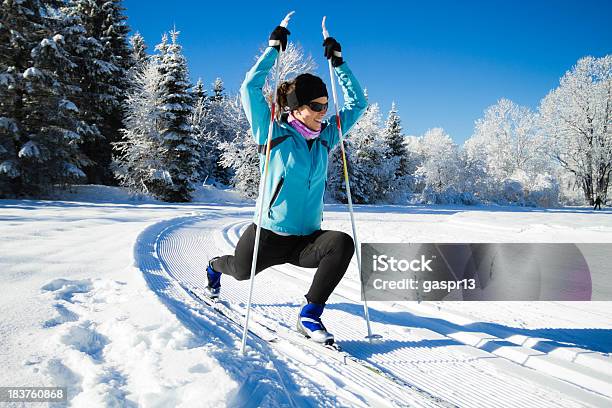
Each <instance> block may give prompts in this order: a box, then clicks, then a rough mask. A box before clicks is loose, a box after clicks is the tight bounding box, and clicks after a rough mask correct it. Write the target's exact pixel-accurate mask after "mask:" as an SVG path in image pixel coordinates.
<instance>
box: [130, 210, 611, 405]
mask: <svg viewBox="0 0 612 408" xmlns="http://www.w3.org/2000/svg"><path fill="white" fill-rule="evenodd" d="M250 222H251V213H246V212H236V213H233V214H228V216H219V215H218V214H217V215H205V214H202V215H193V216H188V217H181V218H175V219H172V220H168V221H164V222H161V223H158V224H155V225H153V226H151V227H149V228H148V229H147V230H145V231H144V232H143V233H142V234H141V235H140V237H139V239H138V242H137V244H136V247H135V250H134V255H135V258H136V261H137V264H138V265H139V267H140V269H141V270H142V272H143V274H144V276H145V279H146V281H147V283H148V285H149V287H150V288H151V289H152V290H153V291H155V292H156V293H157V294H158V296H159V298H160V299H161V300H162V301H163V302H164V303H165V304H166V305H167V306H168V308H169V309H170V310H171V311H172V312H173V313H174V314H175V315H176V316H177V317H178V318H179V319H180V320H181V321H182V322H183V324H185V325H186V327H188V328H189V329H190V330H192V331H193V332H194V333H196V334H198V335H199V336H200V337H202V340H203V341H208V340H210V339H214V341H215V342H217V343H219V344H221V345H225V346H226V347H227V350H226V351H227V353H228V355H227V356H224V355H222V354H219V356H220V359H223V360H225V361H226V363H227V370H228V371H229V372H230V373H233V374H234V377H235V379H236V381H238V382H239V383H240V384H241V385H240V389H239V390H238V392H237V395H236V399H235V400H234V401H233V404H234V405H243V404H244V405H245V406H248V405H250V404H253V405H267V406H277V405H278V406H304V405H312V406H315V405H328V406H332V405H333V406H338V405H340V406H428V407H431V406H459V407H491V406H497V407H534V406H538V407H547V406H551V407H552V406H555V407H583V406H596V407H600V406H601V407H603V406H610V403H611V401H612V400H611V398H612V387H611V384H612V359H611V358H610V357H609V356H607V355H605V354H601V353H595V352H591V351H589V350H583V349H577V348H569V347H565V348H554V347H553V348H552V349H551V350H548V352H546V351H542V350H539V349H536V347H533V348H532V347H530V345H532V344H533V345H534V346H535V345H536V344H540V342H539V340H542V339H529V338H524V337H521V338H519V337H517V336H512V335H511V332H509V336H508V337H504V338H499V337H496V336H494V335H491V334H490V333H481V332H477V331H474V330H473V329H466V328H465V327H463V325H466V324H469V323H473V322H471V321H470V320H469V317H466V316H463V315H459V314H456V313H452V312H448V311H444V309H442V310H439V309H438V308H437V307H433V306H432V305H431V304H427V303H423V304H420V305H418V304H416V303H402V304H394V303H390V302H389V303H386V302H385V303H383V302H380V303H375V304H370V317H371V319H372V330H373V332H374V333H377V334H381V335H382V336H383V340H382V342H380V343H377V344H370V343H369V342H368V341H367V340H365V339H364V336H365V334H366V327H365V322H364V320H363V308H362V305H361V302H360V296H359V283H358V282H357V281H356V279H354V277H355V276H356V270H357V269H356V268H357V266H356V261H355V257H353V261H352V263H351V265H350V267H349V272H348V273H347V276H346V277H345V279H344V280H343V281H342V282H341V283H340V286H339V287H338V288H337V290H336V292H335V293H334V295H332V297H331V298H330V300H329V302H328V305H327V307H326V312H325V315H324V318H325V322H326V325H327V326H328V327H329V328H330V330H331V331H333V333H334V334H335V336H336V339H337V341H338V342H339V343H340V344H341V346H342V348H343V349H344V350H345V351H347V352H348V353H349V354H351V355H352V356H355V357H356V358H359V359H361V360H364V361H366V362H368V363H369V364H370V365H372V366H374V367H376V368H377V369H379V370H381V371H382V372H384V373H385V374H387V376H389V377H393V378H394V379H395V380H396V381H391V380H390V379H389V378H387V377H386V376H382V375H380V374H377V373H375V372H373V371H372V372H367V370H366V372H364V371H363V370H356V369H354V368H351V367H349V366H346V365H344V364H342V363H341V362H339V361H337V360H334V359H331V358H328V357H325V356H321V355H319V354H317V353H316V352H313V351H312V350H308V349H304V348H303V347H300V346H298V345H293V344H288V343H286V342H281V343H277V344H274V343H267V342H265V341H262V340H261V339H258V338H256V337H252V336H251V337H250V338H249V341H248V348H247V350H248V351H247V356H246V357H245V358H243V357H241V356H240V355H239V352H238V350H237V349H238V347H239V343H240V336H241V334H242V333H241V328H240V327H237V326H236V325H235V324H233V323H231V322H229V321H228V320H227V319H224V318H223V317H221V316H219V315H218V314H216V313H215V312H214V311H212V310H207V309H206V308H202V307H200V306H199V304H198V303H197V302H196V301H195V300H194V299H193V298H192V297H190V295H189V294H188V293H187V292H185V291H184V290H183V289H182V288H181V285H188V286H192V287H196V288H202V287H203V285H205V284H206V278H205V266H206V264H207V261H208V259H209V258H210V257H212V256H215V255H221V254H228V253H233V248H234V246H235V244H236V242H237V241H238V238H239V236H240V233H241V231H242V230H243V228H245V227H246V226H247V225H249V223H250ZM313 272H314V270H313V269H304V268H297V267H294V266H292V265H288V264H286V265H280V266H277V267H273V268H270V269H268V270H266V271H264V272H263V273H261V274H259V275H258V276H257V279H256V281H255V292H254V297H253V311H252V314H251V316H252V318H253V319H254V321H258V320H259V321H266V322H268V323H271V322H279V324H281V325H283V326H285V327H287V328H291V329H292V328H293V327H294V325H295V317H296V314H297V311H298V307H299V304H300V302H301V301H302V299H303V294H304V293H305V292H306V291H307V289H308V286H309V284H310V281H311V277H312V274H313ZM248 285H249V283H248V281H244V282H238V281H235V280H234V279H232V278H229V277H224V278H223V279H222V292H221V296H222V299H226V300H228V301H229V302H231V303H232V304H234V305H237V306H238V307H244V306H245V303H246V299H247V294H248ZM535 340H538V341H535ZM549 342H550V343H554V342H552V341H549ZM219 353H221V352H219ZM261 381H267V382H268V383H267V385H262V384H260V382H261ZM401 383H406V384H411V385H414V387H415V389H418V390H421V392H418V391H417V390H415V389H413V388H411V387H407V386H401V385H399V384H401Z"/></svg>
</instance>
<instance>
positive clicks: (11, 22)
mask: <svg viewBox="0 0 612 408" xmlns="http://www.w3.org/2000/svg"><path fill="white" fill-rule="evenodd" d="M58 16H59V17H58ZM1 18H2V20H1V21H0V23H1V25H0V26H1V28H0V38H2V39H3V40H6V41H3V47H5V51H6V52H3V53H2V58H1V59H0V64H1V68H2V72H0V89H1V91H2V93H1V95H2V98H0V100H1V102H0V136H1V137H0V194H3V195H4V194H10V195H38V194H44V193H46V192H49V191H50V190H51V189H52V188H53V187H54V186H55V185H58V184H59V185H66V184H70V183H74V182H76V181H79V180H80V179H82V178H83V177H84V173H83V172H82V171H81V169H80V168H81V167H82V166H83V165H84V164H87V159H86V157H84V156H83V155H81V154H80V152H79V148H78V147H79V143H80V142H81V135H80V132H81V130H82V128H83V127H84V126H83V124H82V123H81V122H80V120H79V108H78V107H77V106H76V105H75V103H74V102H73V101H72V100H71V99H75V98H76V96H77V94H78V92H79V91H80V89H79V88H78V86H75V85H74V83H73V82H72V79H73V78H74V73H73V71H74V69H75V68H76V64H75V63H74V62H73V61H72V58H73V55H71V53H70V51H69V49H70V44H69V43H67V42H66V40H65V36H64V35H63V34H62V32H64V33H69V34H71V33H72V31H71V30H72V29H73V28H74V27H73V26H72V25H71V24H72V21H65V20H63V19H62V18H61V16H60V15H59V13H58V10H57V8H56V7H55V6H54V4H52V3H49V4H47V7H46V9H45V8H43V5H42V3H40V2H38V1H27V2H26V1H23V2H13V1H6V2H3V3H2V17H1ZM63 30H65V31H63ZM77 31H78V30H77ZM3 50H4V49H3Z"/></svg>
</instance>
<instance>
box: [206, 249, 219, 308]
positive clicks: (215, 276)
mask: <svg viewBox="0 0 612 408" xmlns="http://www.w3.org/2000/svg"><path fill="white" fill-rule="evenodd" d="M217 258H218V257H216V258H213V259H211V260H210V261H209V262H208V266H207V267H206V275H207V277H208V285H207V286H206V287H205V288H204V294H205V295H206V296H208V297H209V298H210V299H218V298H219V293H221V272H217V271H215V270H214V269H213V267H212V263H213V261H214V260H216V259H217Z"/></svg>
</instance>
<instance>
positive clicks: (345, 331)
mask: <svg viewBox="0 0 612 408" xmlns="http://www.w3.org/2000/svg"><path fill="white" fill-rule="evenodd" d="M193 218H194V219H196V220H194V222H192V223H189V224H190V225H187V226H184V225H183V224H184V223H180V224H175V225H174V226H170V227H168V228H167V229H165V230H164V231H163V232H162V233H160V235H159V237H158V241H157V252H158V253H159V256H160V258H163V259H164V261H165V262H164V263H165V265H166V266H167V272H168V273H169V274H170V275H171V276H172V277H173V278H175V279H177V280H179V281H182V282H186V283H188V284H190V285H192V286H194V287H198V286H203V285H205V282H206V275H205V268H206V264H207V262H208V257H209V256H212V255H215V254H220V253H224V252H225V253H227V252H228V251H230V250H231V251H233V246H234V245H235V243H236V241H237V240H238V238H239V236H240V233H241V232H242V230H243V229H244V228H245V227H246V226H248V225H249V224H250V223H251V221H250V220H248V221H245V220H244V219H242V220H238V221H234V222H231V223H229V224H228V223H227V220H226V224H225V225H223V226H222V227H221V228H211V227H210V226H206V225H200V224H201V223H202V222H204V223H210V221H211V220H210V219H205V218H202V220H201V221H198V220H197V218H198V217H193ZM207 228H208V231H207ZM211 229H212V231H211ZM194 230H195V231H196V232H193V231H194ZM203 234H206V235H203ZM215 243H216V244H218V245H219V246H220V247H223V248H220V247H219V246H218V245H215ZM219 249H223V250H222V251H219ZM351 264H352V265H353V267H355V268H356V264H355V262H354V260H353V261H351ZM271 269H274V270H276V271H277V273H279V272H280V273H283V271H282V269H283V268H282V267H273V268H271ZM295 271H300V270H299V269H298V268H296V267H292V272H295ZM194 272H195V273H194ZM200 272H201V274H199V273H200ZM266 275H272V274H268V273H266V274H262V275H258V282H256V290H255V293H254V297H253V307H254V310H253V311H254V312H255V313H253V315H257V314H261V315H262V316H263V318H265V319H269V318H268V316H274V317H273V320H280V321H282V322H289V323H284V324H283V325H284V326H287V327H289V328H291V329H292V328H293V324H292V323H293V322H294V320H295V314H296V313H297V305H287V304H286V301H287V299H288V296H284V297H282V296H281V297H280V298H279V297H278V294H276V295H277V296H276V299H275V296H265V295H264V292H265V294H268V295H269V293H268V291H267V290H266V289H269V286H270V285H266V286H264V289H262V285H264V282H266V280H269V279H265V278H264V277H265V276H266ZM289 275H290V276H291V277H292V278H293V279H296V280H303V281H305V282H303V283H305V285H304V287H303V289H305V288H306V287H307V285H308V284H309V279H310V278H311V276H312V275H311V274H310V275H309V273H308V272H301V273H299V277H296V276H295V275H298V274H297V273H291V274H289ZM271 277H272V276H269V278H271ZM262 281H264V282H262ZM245 282H248V281H245ZM245 282H237V281H234V280H230V279H227V278H226V279H225V280H224V282H223V286H222V288H223V289H222V296H223V297H225V298H226V299H229V300H230V301H231V302H232V303H234V304H236V305H242V306H244V304H243V303H242V300H243V299H240V298H239V297H237V296H236V295H235V294H236V293H239V292H241V291H244V289H245V288H246V285H247V284H246V283H245ZM270 283H271V284H273V283H274V282H270ZM342 284H343V282H342V283H341V285H342ZM240 286H242V288H241V287H240ZM357 287H358V284H357ZM232 289H237V290H232ZM240 289H242V290H240ZM232 294H233V295H232ZM300 297H301V295H297V294H296V295H295V296H293V298H296V299H299V298H300ZM230 298H231V299H230ZM342 298H343V299H346V300H347V301H350V299H348V298H345V297H342ZM275 300H277V301H280V302H281V303H280V305H275V304H274V303H275V302H274V301H275ZM330 300H332V299H330ZM283 301H285V303H282V302H283ZM330 303H333V301H332V302H330ZM331 312H332V313H333V321H334V323H335V324H337V323H338V322H340V321H342V322H344V321H345V320H346V321H350V320H353V321H355V322H356V323H362V324H359V326H355V325H349V324H337V327H334V332H335V333H336V337H337V338H338V339H340V341H341V343H342V339H355V336H356V333H355V329H352V330H351V328H352V327H353V328H354V327H358V329H357V330H359V331H361V330H365V328H361V326H364V327H365V323H363V322H359V320H360V319H361V316H360V315H359V316H354V315H352V314H350V313H346V312H345V311H342V310H334V309H331ZM332 313H329V314H330V315H332ZM447 313H451V312H447ZM337 315H340V316H337ZM330 317H331V316H330ZM337 317H341V319H338V318H337ZM351 318H352V319H351ZM376 326H383V323H379V322H373V328H374V327H376ZM394 327H395V326H394ZM427 330H428V331H429V330H430V329H427ZM393 331H394V332H396V330H393ZM374 332H376V330H374ZM392 334H397V335H400V334H401V335H403V336H406V333H392ZM435 334H436V335H437V336H436V339H431V338H428V339H427V340H426V342H431V341H433V342H435V341H437V339H438V338H439V339H446V340H448V341H452V342H454V343H457V344H456V345H452V349H451V347H443V348H440V347H429V346H425V347H420V346H419V347H410V346H401V347H397V348H395V349H393V350H392V351H391V352H387V353H382V354H376V353H375V354H372V355H371V356H370V357H367V356H368V354H369V353H370V350H369V348H370V345H369V344H366V343H365V342H364V343H363V345H362V346H357V345H355V346H353V345H351V347H350V353H351V354H354V355H357V356H358V357H359V356H360V355H361V356H366V357H360V358H364V359H365V360H366V361H369V362H370V363H373V364H374V365H375V366H377V367H379V368H380V369H382V370H383V371H386V372H388V373H390V374H391V375H394V376H396V377H398V378H402V379H404V381H408V382H414V383H415V384H417V386H419V387H421V388H423V389H424V390H426V391H428V392H430V393H432V394H434V395H439V396H440V397H441V398H443V399H445V400H448V401H451V402H452V403H456V404H458V405H460V406H470V407H471V406H474V407H481V406H482V407H484V406H492V405H496V406H533V405H538V406H546V405H547V404H551V402H553V401H554V402H555V403H557V404H558V403H561V402H562V401H561V400H558V399H554V397H555V396H556V395H555V394H556V392H555V391H554V390H550V391H549V392H548V394H546V393H545V392H542V389H538V388H537V386H535V387H534V385H533V384H531V383H528V382H527V381H520V380H521V379H520V378H519V377H517V376H515V375H507V374H505V373H504V374H503V375H501V376H500V374H501V372H499V370H497V369H496V368H495V367H494V366H492V365H490V364H488V363H485V362H484V361H483V359H484V358H487V359H491V360H493V361H495V359H499V357H497V356H495V355H492V354H490V353H487V352H485V351H483V350H481V349H479V348H476V347H472V346H469V345H464V344H459V342H458V341H456V340H455V339H453V338H450V337H448V336H446V335H444V334H442V333H435ZM419 337H420V336H419ZM356 339H358V340H359V339H360V336H358V335H357V337H356ZM402 340H404V339H402V338H399V339H398V340H397V341H402ZM414 341H415V342H419V341H422V340H420V339H418V338H417V339H416V340H414ZM404 342H405V341H404ZM470 348H471V349H473V350H472V351H473V352H476V355H473V353H472V355H469V354H466V353H465V350H466V349H470ZM345 349H347V350H348V349H349V347H345ZM455 349H456V350H455ZM424 350H426V353H428V354H433V355H434V356H435V358H433V359H432V358H430V359H424V358H423V354H424ZM356 352H358V353H356ZM487 355H488V356H487ZM485 356H487V357H485ZM459 357H462V358H459ZM400 358H401V360H400ZM398 360H400V361H401V363H398ZM423 366H425V368H423ZM436 366H442V369H440V368H437V369H436ZM517 368H519V366H518V365H517ZM523 369H524V370H525V369H526V370H529V368H523ZM466 370H469V373H467V372H466ZM345 371H346V370H345ZM491 371H495V372H494V373H492V372H491ZM354 374H355V375H356V376H358V377H359V378H360V380H362V381H363V380H365V381H367V383H368V384H369V385H371V386H375V387H377V388H378V389H381V385H382V389H384V390H385V391H387V392H390V393H391V394H395V395H393V396H394V397H396V398H398V397H401V396H400V395H397V394H396V393H393V392H392V391H394V390H392V389H391V388H392V387H387V385H388V384H384V385H383V384H379V383H378V382H372V379H370V378H367V379H366V378H363V376H362V375H361V374H360V373H354ZM492 374H497V376H495V375H492ZM279 375H280V373H279ZM441 379H443V380H441ZM458 379H461V380H462V381H458ZM517 380H519V381H518V382H519V384H516V383H517ZM466 381H467V382H469V383H470V386H469V387H466ZM513 382H514V385H516V386H512V383H513ZM483 385H486V386H487V387H486V388H488V389H489V390H490V391H493V392H492V393H487V392H485V393H484V394H485V395H486V396H487V397H488V398H489V399H487V400H483V399H481V398H478V395H481V394H483V393H482V386H483ZM466 388H469V390H466ZM525 391H531V392H529V393H528V395H527V398H525V395H526V394H527V393H526V392H525ZM541 394H542V395H541ZM492 397H493V398H492ZM400 401H401V400H400ZM563 402H564V403H566V404H571V403H572V402H573V401H567V400H566V401H563ZM563 406H575V405H563Z"/></svg>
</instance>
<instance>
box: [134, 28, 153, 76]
mask: <svg viewBox="0 0 612 408" xmlns="http://www.w3.org/2000/svg"><path fill="white" fill-rule="evenodd" d="M130 48H131V53H130V69H131V70H138V67H142V66H143V65H144V64H145V63H146V62H147V60H148V59H149V56H148V55H147V44H146V43H145V40H144V37H143V36H142V35H141V34H140V33H139V32H136V34H134V35H133V36H131V37H130Z"/></svg>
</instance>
